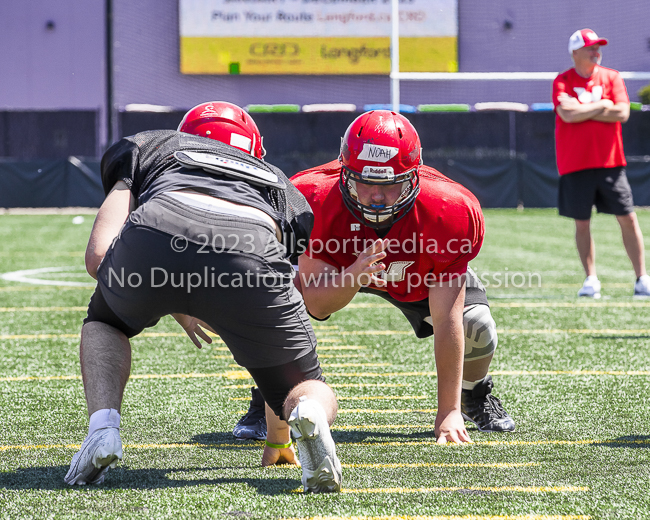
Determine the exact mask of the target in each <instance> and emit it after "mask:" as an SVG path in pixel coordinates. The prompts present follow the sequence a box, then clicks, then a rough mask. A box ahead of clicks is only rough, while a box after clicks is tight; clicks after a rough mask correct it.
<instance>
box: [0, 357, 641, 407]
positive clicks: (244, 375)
mask: <svg viewBox="0 0 650 520" xmlns="http://www.w3.org/2000/svg"><path fill="white" fill-rule="evenodd" d="M232 366H237V365H232ZM490 373H491V374H493V375H496V376H557V375H570V376H650V370H494V371H492V372H490ZM325 375H326V376H327V377H436V373H435V372H387V373H377V372H358V373H345V374H331V373H326V374H325ZM210 377H225V378H227V379H252V377H251V375H250V374H249V373H248V372H247V371H246V370H228V371H226V372H223V373H218V372H216V373H208V374H202V373H189V374H133V375H131V379H192V378H210ZM58 379H81V376H75V375H67V376H14V377H0V382H1V381H49V380H58ZM330 386H332V387H334V388H337V387H338V388H363V387H386V388H400V387H408V386H411V385H409V384H407V383H401V384H399V383H396V384H391V383H350V384H344V383H339V384H331V385H330ZM249 387H250V385H230V386H224V387H223V388H232V389H235V388H249ZM358 399H361V398H358ZM386 399H399V397H398V396H387V397H386Z"/></svg>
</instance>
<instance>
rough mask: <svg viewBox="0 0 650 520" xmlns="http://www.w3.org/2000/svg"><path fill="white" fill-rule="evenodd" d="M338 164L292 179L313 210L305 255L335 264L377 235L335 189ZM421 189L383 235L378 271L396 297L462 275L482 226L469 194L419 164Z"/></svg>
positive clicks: (410, 297) (412, 296) (422, 292)
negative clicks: (382, 256)
mask: <svg viewBox="0 0 650 520" xmlns="http://www.w3.org/2000/svg"><path fill="white" fill-rule="evenodd" d="M340 171H341V164H340V163H339V162H338V161H332V162H329V163H327V164H323V165H322V166H317V167H315V168H311V169H309V170H305V171H303V172H300V173H298V174H296V175H294V176H293V177H291V182H292V183H293V184H294V185H295V186H296V187H297V188H298V190H299V191H300V192H301V193H302V194H303V195H304V196H305V198H306V199H307V202H309V205H310V206H311V208H312V211H313V212H314V229H313V231H312V233H311V238H310V240H309V247H308V249H307V252H306V253H305V254H307V256H309V257H310V258H314V259H318V260H323V261H324V262H327V263H328V264H330V265H332V266H334V267H336V268H337V269H338V271H339V272H340V271H341V269H342V268H345V267H348V266H350V265H352V264H353V263H354V262H355V260H356V259H357V256H358V254H359V253H361V252H362V251H363V250H364V249H365V248H366V247H367V246H369V245H370V244H371V243H372V242H373V241H374V240H377V239H378V238H379V236H378V235H377V233H376V232H375V230H374V229H372V228H370V227H368V226H364V225H363V224H361V223H360V222H359V221H358V220H357V219H356V218H354V216H353V215H352V213H350V211H349V210H348V209H347V208H346V207H345V204H344V202H343V197H342V195H341V190H340V188H339V175H340ZM419 171H420V193H419V195H418V197H417V199H416V201H415V204H414V205H413V207H412V208H411V210H410V211H409V212H408V213H407V215H406V216H405V217H404V218H402V219H401V220H399V221H397V222H396V223H395V224H393V226H392V227H391V228H390V231H389V232H388V234H387V235H386V236H385V237H383V238H384V239H387V240H389V241H390V242H389V246H388V248H387V249H386V252H387V256H386V258H385V259H384V260H383V263H384V264H386V270H385V271H382V272H381V273H380V275H379V276H380V277H381V278H384V279H385V280H386V281H387V282H388V284H387V287H378V286H376V285H371V286H370V287H371V288H373V289H377V290H382V291H388V293H389V294H390V295H391V296H392V297H393V298H395V299H396V300H399V301H402V302H413V301H420V300H424V299H426V298H428V297H429V287H430V286H431V285H433V284H435V283H437V282H440V281H442V282H448V281H449V280H450V278H451V279H454V278H453V277H455V276H458V275H460V274H463V273H465V271H467V264H468V263H469V261H470V260H472V259H473V258H474V257H475V256H476V255H477V254H478V252H479V250H480V248H481V245H482V243H483V235H484V232H485V231H484V230H485V225H484V222H483V214H482V212H481V206H480V204H479V203H478V201H477V200H476V197H474V195H472V193H471V192H470V191H469V190H467V189H466V188H464V187H463V186H461V185H460V184H457V183H455V182H453V181H452V180H450V179H448V178H447V177H445V176H444V175H442V174H441V173H440V172H438V171H436V170H434V169H433V168H430V167H428V166H421V167H420V170H419Z"/></svg>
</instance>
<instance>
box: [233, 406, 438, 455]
mask: <svg viewBox="0 0 650 520" xmlns="http://www.w3.org/2000/svg"><path fill="white" fill-rule="evenodd" d="M437 411H438V410H437V409H436V408H424V409H421V410H415V409H406V410H397V409H395V408H385V409H383V410H375V409H373V408H339V409H338V411H337V412H336V413H337V414H339V415H340V414H345V413H369V414H382V413H385V414H393V413H436V412H437ZM246 412H248V410H238V411H237V414H238V415H242V414H245V413H246ZM361 445H362V444H359V446H361Z"/></svg>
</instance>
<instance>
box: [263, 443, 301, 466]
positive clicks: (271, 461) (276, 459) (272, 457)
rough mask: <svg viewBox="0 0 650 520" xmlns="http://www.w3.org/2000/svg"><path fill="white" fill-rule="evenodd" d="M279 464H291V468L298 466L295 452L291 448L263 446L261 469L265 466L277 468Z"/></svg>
mask: <svg viewBox="0 0 650 520" xmlns="http://www.w3.org/2000/svg"><path fill="white" fill-rule="evenodd" d="M281 464H291V465H293V466H300V462H299V461H298V457H297V456H296V450H295V449H294V447H293V446H290V447H289V448H280V449H278V448H271V447H270V446H264V454H263V455H262V467H264V468H265V467H266V466H279V465H281Z"/></svg>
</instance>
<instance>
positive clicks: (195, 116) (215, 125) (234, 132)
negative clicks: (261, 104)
mask: <svg viewBox="0 0 650 520" xmlns="http://www.w3.org/2000/svg"><path fill="white" fill-rule="evenodd" d="M178 131H179V132H185V133H188V134H194V135H199V136H201V137H208V138H210V139H215V140H216V141H221V142H222V143H226V144H229V145H230V146H234V147H235V148H238V149H239V150H242V151H244V152H246V153H249V154H251V155H253V156H255V157H257V158H258V159H261V158H262V157H264V154H265V153H266V150H264V146H262V136H261V135H260V131H259V130H258V129H257V125H256V124H255V121H253V118H252V117H251V116H249V115H248V112H246V111H245V110H243V109H242V108H240V107H238V106H237V105H233V104H232V103H227V102H226V101H210V102H209V103H201V104H200V105H196V106H195V107H194V108H193V109H191V110H190V111H189V112H188V113H187V114H185V116H183V119H182V121H181V123H180V125H178Z"/></svg>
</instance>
